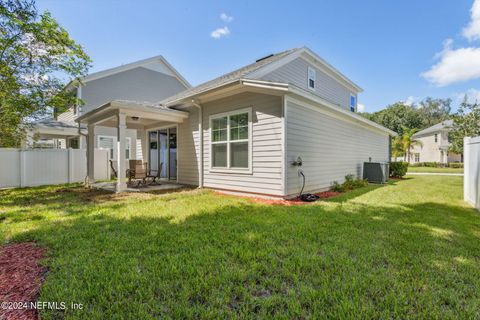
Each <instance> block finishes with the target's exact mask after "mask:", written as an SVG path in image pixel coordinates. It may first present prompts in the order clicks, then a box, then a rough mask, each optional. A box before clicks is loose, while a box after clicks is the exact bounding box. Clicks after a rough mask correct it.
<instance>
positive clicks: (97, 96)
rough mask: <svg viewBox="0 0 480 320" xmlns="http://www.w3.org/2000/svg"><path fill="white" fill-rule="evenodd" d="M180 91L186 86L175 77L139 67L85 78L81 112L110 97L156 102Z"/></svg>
mask: <svg viewBox="0 0 480 320" xmlns="http://www.w3.org/2000/svg"><path fill="white" fill-rule="evenodd" d="M183 90H185V86H184V85H183V84H182V83H181V82H180V81H178V79H177V78H175V77H172V76H169V75H166V74H164V73H160V72H156V71H153V70H150V69H147V68H143V67H138V68H135V69H131V70H127V71H124V72H120V73H117V74H113V75H111V76H108V77H104V78H100V79H97V80H92V81H88V82H87V83H86V84H85V86H83V87H82V100H83V101H84V102H85V105H84V106H82V113H85V112H88V111H90V110H92V108H96V107H99V106H101V105H102V104H105V103H107V102H109V101H111V100H135V101H145V102H158V101H160V100H163V99H165V98H167V97H169V96H172V95H174V94H176V93H178V92H180V91H183Z"/></svg>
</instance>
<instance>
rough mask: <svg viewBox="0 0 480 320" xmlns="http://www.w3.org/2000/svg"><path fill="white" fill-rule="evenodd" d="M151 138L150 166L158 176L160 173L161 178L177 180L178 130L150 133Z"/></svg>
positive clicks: (170, 129)
mask: <svg viewBox="0 0 480 320" xmlns="http://www.w3.org/2000/svg"><path fill="white" fill-rule="evenodd" d="M148 137H149V151H148V158H149V164H150V165H149V166H150V169H151V170H152V171H154V172H153V174H156V173H157V172H158V171H157V170H159V171H160V178H164V179H170V180H176V179H177V129H176V128H167V129H160V130H156V131H150V132H149V133H148Z"/></svg>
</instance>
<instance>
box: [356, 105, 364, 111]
mask: <svg viewBox="0 0 480 320" xmlns="http://www.w3.org/2000/svg"><path fill="white" fill-rule="evenodd" d="M357 111H358V112H365V105H364V104H361V103H357Z"/></svg>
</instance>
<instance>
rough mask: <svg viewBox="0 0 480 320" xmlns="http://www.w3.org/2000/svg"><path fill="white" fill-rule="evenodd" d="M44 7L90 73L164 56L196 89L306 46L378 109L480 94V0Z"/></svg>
mask: <svg viewBox="0 0 480 320" xmlns="http://www.w3.org/2000/svg"><path fill="white" fill-rule="evenodd" d="M37 4H38V7H39V8H40V9H41V10H45V9H48V10H49V11H50V12H52V14H53V16H54V17H55V18H56V19H57V20H58V21H59V22H60V23H61V25H62V26H64V27H65V28H66V29H67V30H68V31H69V33H70V34H71V36H72V37H73V38H74V39H75V40H76V41H77V42H79V43H80V44H82V45H83V46H84V48H85V49H86V51H87V52H88V53H89V55H90V56H91V57H92V59H93V61H94V66H93V68H92V70H91V71H99V70H102V69H106V68H110V67H115V66H118V65H120V64H124V63H128V62H132V61H135V60H139V59H143V58H148V57H150V56H154V55H157V54H161V55H163V56H164V57H165V58H166V59H167V60H168V61H169V62H170V63H171V64H172V65H173V66H174V67H175V68H176V69H177V70H178V71H179V72H180V73H182V74H183V75H184V77H185V78H186V79H187V80H188V81H189V82H190V83H192V84H193V85H196V84H200V83H201V82H204V81H207V80H209V79H211V78H214V77H216V76H218V75H221V74H223V73H225V72H228V71H231V70H233V69H235V68H238V67H241V66H242V65H245V64H248V63H251V62H252V61H254V60H256V59H258V58H260V57H263V56H265V55H267V54H270V53H274V52H279V51H282V50H285V49H289V48H292V47H302V46H307V47H309V48H310V49H312V50H313V51H315V52H316V53H318V54H319V55H320V56H321V57H323V58H324V59H326V60H327V61H328V62H330V63H331V64H332V65H334V66H335V67H336V68H338V69H339V70H340V71H341V72H342V73H344V74H345V75H347V76H348V77H349V78H350V79H352V80H353V81H354V82H356V83H357V84H358V85H360V86H361V87H362V88H363V89H364V92H363V93H362V94H361V95H360V96H359V103H361V104H362V105H364V106H365V109H366V111H369V112H372V111H376V110H379V109H382V108H384V107H385V106H386V105H388V104H391V103H394V102H396V101H409V102H411V101H418V100H419V99H422V98H424V97H427V96H432V97H442V98H452V99H454V101H455V104H456V103H458V101H459V97H460V96H463V95H464V94H465V93H468V94H469V96H470V97H472V99H473V98H480V0H477V3H476V4H475V5H474V0H454V1H453V0H452V1H449V0H421V1H418V0H402V1H387V0H364V1H358V0H348V1H341V0H325V1H311V2H301V1H284V2H282V1H278V0H277V1H171V2H164V1H141V0H139V1H126V0H119V1H111V0H97V1H91V0H83V1H79V0H78V1H73V0H66V1H60V0H38V1H37ZM222 13H223V14H224V15H223V16H222ZM215 31H217V32H215Z"/></svg>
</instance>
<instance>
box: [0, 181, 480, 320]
mask: <svg viewBox="0 0 480 320" xmlns="http://www.w3.org/2000/svg"><path fill="white" fill-rule="evenodd" d="M461 198H462V177H446V176H415V177H412V178H408V179H406V180H401V181H395V182H394V183H392V184H390V185H387V186H373V185H371V186H368V187H365V188H362V189H359V190H356V191H353V192H351V193H348V194H344V195H342V196H340V197H338V198H332V199H330V201H322V202H319V203H316V204H312V205H303V206H290V207H286V206H273V205H266V204H260V203H253V202H252V201H250V200H248V199H244V198H235V197H230V196H219V195H216V194H214V193H212V192H209V191H195V190H194V191H185V192H181V193H174V194H170V195H146V194H143V195H140V194H137V195H110V194H106V193H101V192H90V191H86V190H85V189H83V188H81V187H73V188H68V189H66V188H65V187H62V188H61V187H43V188H29V189H16V190H3V191H0V221H1V223H0V228H1V229H0V235H1V237H3V239H4V240H5V241H25V240H35V241H37V242H38V243H40V244H42V245H43V246H45V247H47V248H48V250H49V251H48V252H49V254H48V258H47V259H45V261H44V263H45V264H46V265H47V266H48V267H49V273H48V276H47V278H46V282H45V283H44V285H43V288H42V292H41V296H40V298H39V300H40V301H66V302H67V303H70V302H75V303H82V304H83V305H84V306H85V308H84V309H83V310H77V311H72V310H66V311H48V310H44V311H42V313H41V315H42V318H44V319H59V318H67V319H71V318H78V319H110V318H117V319H118V318H130V319H148V318H152V319H153V318H156V319H158V318H242V319H245V318H253V317H256V318H274V317H280V318H284V319H291V318H334V319H339V318H363V319H365V318H383V319H387V318H390V319H391V318H451V319H454V318H470V319H472V318H479V317H480V290H479V288H480V242H479V240H480V216H479V213H478V212H476V211H475V210H473V209H471V208H469V207H468V206H467V205H466V204H465V203H463V201H462V200H461Z"/></svg>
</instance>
